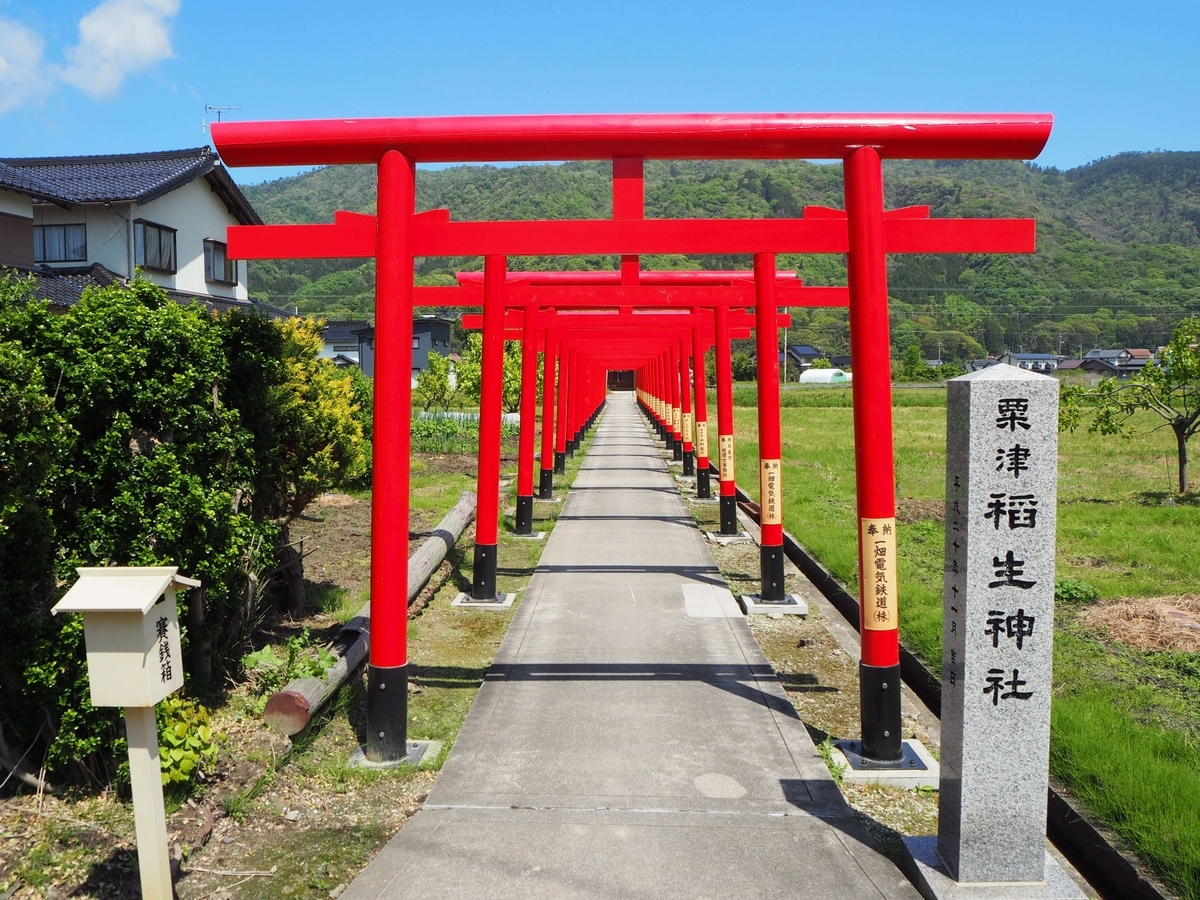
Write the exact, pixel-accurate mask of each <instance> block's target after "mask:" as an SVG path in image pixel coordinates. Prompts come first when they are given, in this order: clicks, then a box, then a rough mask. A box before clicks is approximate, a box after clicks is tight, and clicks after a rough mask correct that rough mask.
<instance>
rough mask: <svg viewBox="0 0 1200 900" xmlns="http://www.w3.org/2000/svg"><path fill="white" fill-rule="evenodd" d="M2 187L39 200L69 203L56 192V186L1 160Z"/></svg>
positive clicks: (0, 185)
mask: <svg viewBox="0 0 1200 900" xmlns="http://www.w3.org/2000/svg"><path fill="white" fill-rule="evenodd" d="M0 187H2V188H6V189H7V190H10V191H16V192H17V193H19V194H25V195H26V196H29V197H34V198H35V199H37V200H49V201H50V202H51V203H57V204H59V205H60V206H65V205H69V204H68V203H67V201H66V200H65V198H63V197H62V196H61V195H60V194H57V193H55V191H54V188H52V187H51V186H50V185H48V184H46V183H45V182H43V181H41V180H40V179H39V178H36V177H35V176H34V175H32V174H31V173H29V172H27V171H25V170H24V169H18V168H16V167H15V166H9V165H6V164H5V163H2V162H0Z"/></svg>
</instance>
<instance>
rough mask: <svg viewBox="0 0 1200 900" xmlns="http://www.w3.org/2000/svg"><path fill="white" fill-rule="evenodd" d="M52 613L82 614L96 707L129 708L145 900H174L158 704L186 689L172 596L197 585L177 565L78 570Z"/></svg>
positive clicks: (132, 779) (127, 727) (128, 731)
mask: <svg viewBox="0 0 1200 900" xmlns="http://www.w3.org/2000/svg"><path fill="white" fill-rule="evenodd" d="M76 571H77V572H78V573H79V580H78V581H77V582H75V585H74V587H72V588H71V589H70V590H69V591H67V594H66V596H65V597H63V598H62V600H60V601H59V602H58V604H57V605H55V607H54V609H53V610H51V612H53V613H55V614H57V613H60V612H78V613H83V638H84V643H85V644H86V646H87V666H88V686H89V688H90V689H91V694H92V705H93V706H123V707H125V733H126V736H127V739H128V743H129V780H130V783H131V786H132V788H133V819H134V826H135V828H136V831H137V849H138V869H139V872H140V875H141V882H142V897H143V900H171V897H172V889H171V863H170V856H169V853H168V847H167V817H166V811H165V809H164V807H163V793H162V769H161V768H160V767H159V762H158V727H157V725H156V724H155V719H154V705H155V704H156V703H158V701H159V700H162V699H163V698H164V697H167V696H168V695H170V694H171V693H172V692H173V691H175V690H176V689H177V688H180V687H182V686H183V654H182V652H181V650H180V647H179V613H178V610H177V608H176V605H175V592H176V591H177V590H180V589H184V590H186V589H187V588H189V587H199V585H200V582H199V581H196V580H194V579H191V578H184V577H182V576H181V575H179V574H178V571H179V570H178V569H177V568H176V567H175V566H158V567H150V568H106V569H76Z"/></svg>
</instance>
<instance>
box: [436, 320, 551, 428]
mask: <svg viewBox="0 0 1200 900" xmlns="http://www.w3.org/2000/svg"><path fill="white" fill-rule="evenodd" d="M455 371H456V372H457V373H458V392H459V394H460V395H461V396H462V398H463V399H464V400H467V401H469V402H471V403H473V404H474V405H476V406H478V405H479V403H480V398H481V396H482V391H483V335H481V334H480V333H479V332H472V333H471V334H470V335H468V337H467V346H466V348H465V349H464V350H463V353H462V360H461V362H459V363H458V365H457V366H456V367H455ZM502 378H503V381H502V385H503V387H502V392H501V400H500V403H501V406H502V407H503V408H504V411H505V412H506V413H513V412H519V411H520V409H521V342H520V341H505V342H504V362H503V367H502ZM541 378H542V374H541V367H540V366H539V367H538V386H539V396H540V387H541Z"/></svg>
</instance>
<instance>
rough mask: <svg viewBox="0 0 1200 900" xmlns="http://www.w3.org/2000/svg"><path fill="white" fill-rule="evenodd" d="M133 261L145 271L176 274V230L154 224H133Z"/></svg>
mask: <svg viewBox="0 0 1200 900" xmlns="http://www.w3.org/2000/svg"><path fill="white" fill-rule="evenodd" d="M133 261H134V263H135V264H137V265H139V266H141V267H142V268H143V269H153V270H154V271H156V272H166V273H168V274H173V273H174V272H175V229H174V228H167V227H166V226H164V225H155V224H154V223H153V222H137V221H135V222H134V223H133Z"/></svg>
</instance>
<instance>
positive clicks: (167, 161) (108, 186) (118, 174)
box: [0, 147, 262, 225]
mask: <svg viewBox="0 0 1200 900" xmlns="http://www.w3.org/2000/svg"><path fill="white" fill-rule="evenodd" d="M0 162H2V163H3V164H4V165H6V166H7V167H9V168H11V169H16V170H19V171H20V172H21V173H22V174H24V175H25V176H27V177H28V178H31V179H34V180H36V181H37V182H38V183H39V184H41V185H43V186H45V187H47V188H48V189H49V190H50V191H51V192H53V197H56V198H59V199H60V200H62V201H66V202H67V203H69V204H77V203H118V202H119V203H126V202H129V201H135V202H137V203H149V202H150V201H151V200H156V199H157V198H159V197H162V196H163V195H164V194H169V193H171V191H174V190H177V189H179V188H181V187H183V186H184V185H185V184H189V183H190V182H192V181H195V180H196V179H197V178H205V179H206V180H207V181H208V183H209V186H210V187H211V188H212V189H213V191H214V192H215V193H216V194H217V195H218V196H219V197H220V198H221V199H222V200H223V201H224V203H225V205H226V207H228V209H229V211H230V212H231V213H232V214H233V215H234V216H236V217H237V219H238V221H240V222H242V223H243V224H245V225H258V224H261V223H262V220H261V219H260V218H259V217H258V214H257V213H256V212H255V211H254V208H253V207H252V206H251V205H250V202H249V201H248V200H247V199H246V198H245V197H244V196H243V195H242V192H241V191H240V190H239V189H238V187H237V185H236V184H234V182H233V179H232V178H230V177H229V173H227V172H226V171H225V169H224V168H223V167H222V166H220V165H219V163H220V159H219V158H218V157H217V154H216V153H214V152H213V151H212V149H211V148H210V147H195V148H192V149H189V150H167V151H162V152H157V153H124V154H118V155H114V156H45V157H27V158H20V159H5V160H0ZM46 199H52V198H49V197H48V198H46Z"/></svg>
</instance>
